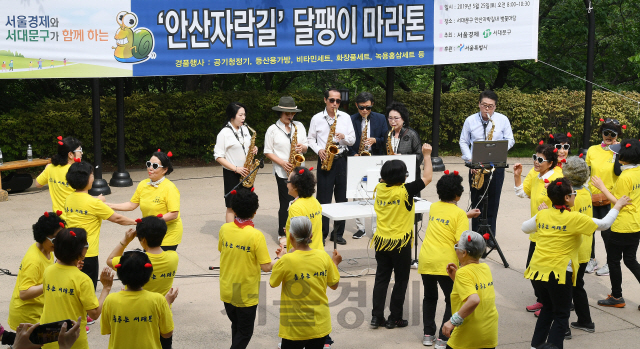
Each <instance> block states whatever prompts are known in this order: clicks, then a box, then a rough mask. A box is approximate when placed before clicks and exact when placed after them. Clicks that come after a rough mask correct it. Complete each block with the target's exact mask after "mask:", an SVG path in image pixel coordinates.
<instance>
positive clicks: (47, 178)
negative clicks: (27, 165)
mask: <svg viewBox="0 0 640 349" xmlns="http://www.w3.org/2000/svg"><path fill="white" fill-rule="evenodd" d="M76 159H80V160H82V143H80V141H79V140H77V139H76V138H74V137H65V138H62V136H59V137H58V152H57V153H56V154H54V155H53V156H52V157H51V163H50V164H48V165H47V167H45V168H44V171H42V173H41V174H40V175H39V176H38V177H37V178H36V188H42V187H44V186H45V185H48V186H49V195H51V202H52V204H53V212H56V211H62V212H64V201H65V200H66V199H67V196H69V194H71V193H73V191H74V190H73V188H72V187H71V186H70V185H69V183H67V172H68V171H69V166H71V164H73V163H74V161H76Z"/></svg>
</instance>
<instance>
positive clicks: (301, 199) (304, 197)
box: [280, 167, 324, 251]
mask: <svg viewBox="0 0 640 349" xmlns="http://www.w3.org/2000/svg"><path fill="white" fill-rule="evenodd" d="M312 169H313V168H312ZM287 190H288V194H289V195H291V197H293V198H294V199H293V201H291V203H290V205H289V210H288V216H287V222H286V224H285V234H286V235H285V238H286V241H283V239H282V238H281V239H280V244H281V246H284V245H286V247H287V250H290V249H291V248H293V246H292V245H291V243H290V242H289V230H290V228H291V227H290V225H291V218H293V217H299V216H304V217H307V218H309V220H311V224H312V225H313V234H314V236H315V238H313V239H312V240H311V242H310V243H309V247H311V248H313V249H317V250H323V251H324V241H323V240H322V239H321V238H320V237H321V236H322V205H320V202H318V200H317V199H316V198H315V197H314V196H313V194H314V193H315V192H316V177H315V176H314V175H313V172H312V171H311V170H310V169H308V168H306V167H296V168H295V169H293V171H292V172H291V174H290V175H289V179H288V180H287Z"/></svg>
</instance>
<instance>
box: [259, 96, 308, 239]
mask: <svg viewBox="0 0 640 349" xmlns="http://www.w3.org/2000/svg"><path fill="white" fill-rule="evenodd" d="M271 109H273V110H274V111H275V112H276V115H278V121H276V123H275V124H273V125H271V126H269V128H268V129H267V133H266V134H265V137H264V155H265V156H266V157H267V158H269V159H270V160H271V162H272V163H273V174H274V175H275V177H276V183H277V184H278V199H279V200H280V209H279V210H278V237H279V238H280V239H282V240H283V241H281V243H283V244H285V245H286V243H287V242H286V236H285V231H284V228H285V225H286V223H287V216H288V209H289V203H290V202H291V201H292V200H293V197H292V196H291V195H289V194H288V190H287V178H288V176H289V174H290V173H291V171H292V170H293V169H294V168H295V167H296V166H304V156H302V154H304V153H306V152H307V147H308V145H309V142H308V140H307V131H306V129H305V127H304V125H303V124H302V123H301V122H299V121H293V118H294V116H295V115H296V113H299V112H301V111H302V110H300V109H298V107H297V106H296V102H295V100H294V99H293V97H289V96H286V97H282V98H280V102H279V103H278V105H277V106H275V107H273V108H271ZM292 157H293V158H294V161H295V159H299V160H302V161H303V162H302V164H300V165H298V164H292V163H291V162H290V160H291V158H292Z"/></svg>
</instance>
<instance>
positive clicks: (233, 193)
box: [229, 189, 238, 195]
mask: <svg viewBox="0 0 640 349" xmlns="http://www.w3.org/2000/svg"><path fill="white" fill-rule="evenodd" d="M237 193H238V192H237V191H236V190H235V189H233V190H232V191H231V193H229V194H231V195H236V194H237Z"/></svg>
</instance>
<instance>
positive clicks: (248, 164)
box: [240, 124, 260, 188]
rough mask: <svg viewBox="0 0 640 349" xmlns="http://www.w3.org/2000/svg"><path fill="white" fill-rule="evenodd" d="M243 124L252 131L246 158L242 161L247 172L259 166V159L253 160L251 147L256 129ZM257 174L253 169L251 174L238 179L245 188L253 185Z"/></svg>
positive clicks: (253, 145) (254, 139) (254, 143)
mask: <svg viewBox="0 0 640 349" xmlns="http://www.w3.org/2000/svg"><path fill="white" fill-rule="evenodd" d="M245 126H247V128H248V129H249V131H251V132H253V136H251V145H250V146H249V150H248V151H247V159H246V160H245V161H244V167H245V168H246V169H248V170H249V172H251V171H253V169H255V168H257V167H258V166H260V160H258V159H255V160H254V156H255V155H253V148H254V147H255V146H256V135H257V133H256V130H254V129H252V128H251V127H249V126H248V125H247V124H245ZM257 174H258V171H255V172H254V173H253V174H251V175H249V176H247V177H245V178H241V179H240V181H241V182H242V185H243V186H244V187H246V188H251V187H253V182H255V180H256V175H257Z"/></svg>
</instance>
